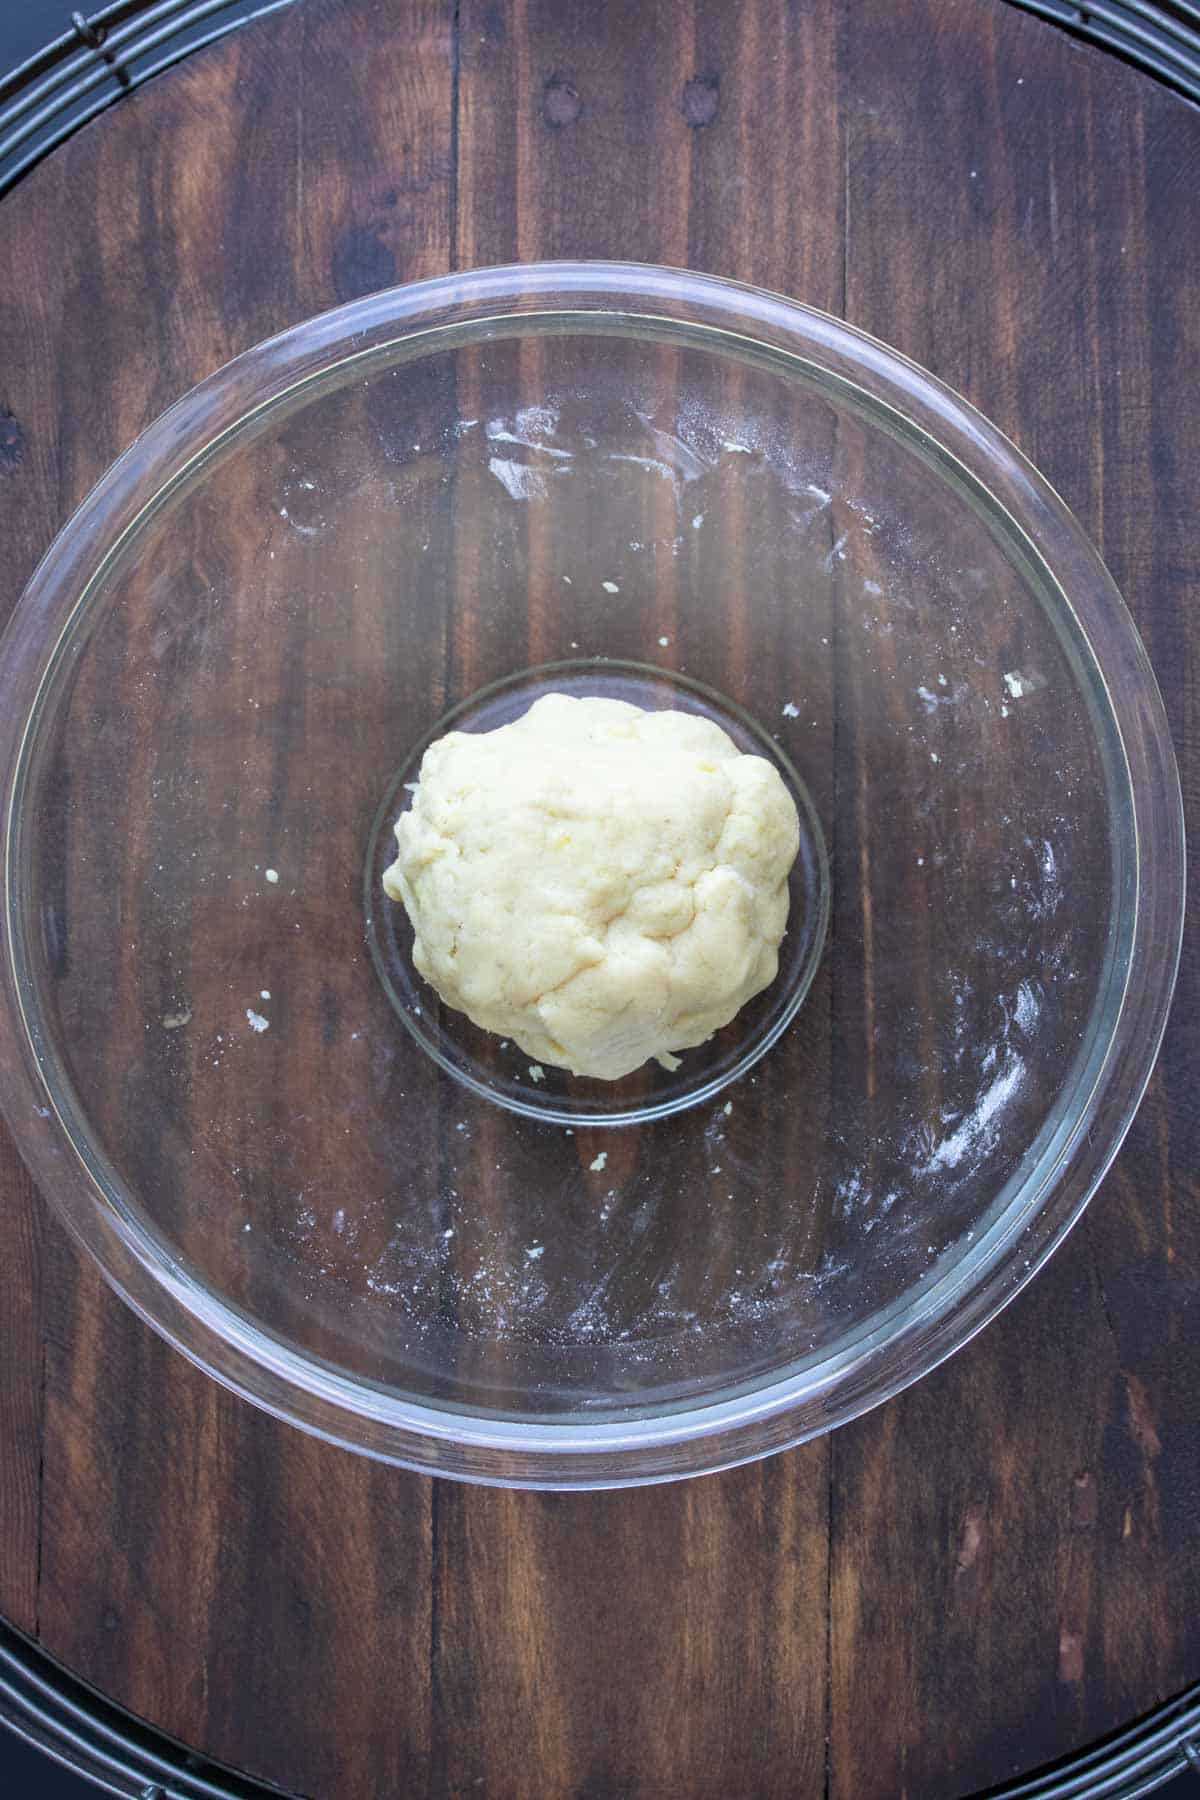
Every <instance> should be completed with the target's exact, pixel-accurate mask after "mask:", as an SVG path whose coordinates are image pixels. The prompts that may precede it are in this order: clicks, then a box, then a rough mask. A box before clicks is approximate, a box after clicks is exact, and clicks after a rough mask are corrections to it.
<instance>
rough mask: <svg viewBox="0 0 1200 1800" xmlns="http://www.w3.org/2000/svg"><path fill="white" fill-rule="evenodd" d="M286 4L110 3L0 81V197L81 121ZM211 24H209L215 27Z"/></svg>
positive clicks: (246, 0)
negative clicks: (166, 70)
mask: <svg viewBox="0 0 1200 1800" xmlns="http://www.w3.org/2000/svg"><path fill="white" fill-rule="evenodd" d="M291 4H292V0H157V4H154V5H149V6H148V5H146V3H145V0H115V3H114V4H112V5H109V6H105V7H103V8H101V10H100V11H99V12H95V13H92V14H91V15H90V16H88V17H87V18H85V17H84V15H83V14H82V13H78V12H77V13H74V14H72V16H71V29H70V31H67V32H64V33H63V35H62V36H61V37H59V38H56V39H55V41H54V42H53V43H52V44H48V45H47V46H46V48H45V49H44V50H41V51H39V52H38V53H37V55H36V56H32V57H30V58H29V59H28V60H27V61H26V62H24V63H22V64H21V66H20V67H19V68H17V69H14V70H13V71H12V73H11V74H10V75H7V76H5V77H4V79H3V80H0V196H3V195H4V194H6V193H7V192H8V190H9V189H10V188H11V187H12V186H13V185H14V183H15V182H17V181H19V180H20V179H21V177H22V175H25V174H27V173H28V171H29V170H30V169H31V168H32V167H33V165H34V164H35V163H36V162H39V161H40V160H41V158H42V157H43V156H45V155H46V154H47V153H48V152H49V151H51V150H53V149H54V148H55V147H56V146H57V145H58V144H61V143H62V142H63V141H64V140H65V139H66V138H68V137H69V136H70V135H71V133H72V132H73V131H77V130H78V128H79V127H80V126H81V125H84V124H86V123H87V121H88V120H89V119H94V118H95V117H96V115H97V114H98V113H101V112H103V111H104V109H105V108H106V107H108V106H111V105H113V103H114V102H115V101H117V100H119V99H121V98H122V96H123V95H124V94H127V93H129V92H130V91H131V90H132V89H133V88H135V87H140V85H141V84H142V82H144V81H149V80H150V78H151V77H152V76H154V75H158V74H160V73H161V72H162V71H163V70H164V69H169V68H170V67H171V66H172V64H173V63H177V62H179V61H180V60H181V59H182V58H183V57H185V56H189V55H190V54H191V53H192V51H193V50H199V49H201V48H202V47H203V46H204V45H205V44H212V43H215V42H216V40H217V39H218V38H222V37H224V36H225V35H226V34H227V33H228V32H230V31H235V30H236V29H237V28H238V27H239V26H240V25H244V24H246V23H247V22H248V21H249V20H251V19H257V18H262V17H264V16H265V15H266V14H268V13H273V12H278V11H279V10H280V9H281V8H282V7H284V6H290V5H291ZM213 21H216V22H215V23H214V22H213Z"/></svg>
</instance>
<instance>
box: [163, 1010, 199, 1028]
mask: <svg viewBox="0 0 1200 1800" xmlns="http://www.w3.org/2000/svg"><path fill="white" fill-rule="evenodd" d="M191 1018H192V1009H191V1007H190V1006H184V1007H181V1008H180V1010H179V1011H178V1012H173V1013H164V1014H163V1016H162V1018H161V1019H160V1021H159V1023H160V1024H161V1026H162V1028H163V1030H164V1031H179V1030H180V1029H181V1027H182V1026H184V1025H189V1024H190V1023H191Z"/></svg>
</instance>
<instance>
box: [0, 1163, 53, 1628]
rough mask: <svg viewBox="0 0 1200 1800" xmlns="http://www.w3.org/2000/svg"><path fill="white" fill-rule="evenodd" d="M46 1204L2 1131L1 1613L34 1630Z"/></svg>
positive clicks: (38, 1530) (39, 1483)
mask: <svg viewBox="0 0 1200 1800" xmlns="http://www.w3.org/2000/svg"><path fill="white" fill-rule="evenodd" d="M45 1229H46V1224H45V1218H44V1212H43V1203H42V1200H41V1198H40V1196H39V1195H38V1193H37V1192H36V1190H35V1188H34V1186H33V1183H32V1181H30V1179H29V1176H28V1174H27V1173H26V1171H25V1168H24V1165H23V1164H22V1163H21V1161H20V1159H19V1158H18V1156H17V1153H16V1151H15V1149H14V1148H13V1145H12V1140H11V1139H10V1137H9V1135H8V1133H7V1132H6V1131H4V1130H3V1128H2V1127H0V1236H2V1238H3V1242H4V1259H3V1274H2V1275H0V1369H3V1370H4V1380H3V1382H0V1612H3V1614H4V1616H5V1617H6V1618H8V1619H11V1620H12V1622H13V1624H14V1625H18V1626H19V1627H20V1628H21V1630H23V1631H27V1632H30V1633H31V1634H34V1633H36V1631H37V1627H38V1593H37V1588H38V1542H39V1537H40V1531H41V1493H42V1468H41V1464H42V1410H43V1408H42V1402H43V1380H42V1371H43V1357H44V1354H45V1353H44V1349H43V1330H44V1319H43V1304H42V1297H43V1292H44V1289H43V1278H44V1277H43V1271H44V1253H43V1243H44V1234H45Z"/></svg>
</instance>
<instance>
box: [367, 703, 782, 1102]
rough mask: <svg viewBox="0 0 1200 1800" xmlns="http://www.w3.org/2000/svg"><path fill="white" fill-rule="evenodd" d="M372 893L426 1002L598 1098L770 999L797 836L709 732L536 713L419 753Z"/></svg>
mask: <svg viewBox="0 0 1200 1800" xmlns="http://www.w3.org/2000/svg"><path fill="white" fill-rule="evenodd" d="M396 839H397V843H398V846H399V849H398V854H397V856H396V860H395V862H394V863H393V864H392V865H391V867H390V868H389V869H388V870H387V871H386V873H385V875H384V877H383V885H384V888H385V889H386V891H387V893H388V894H389V895H390V896H391V898H392V899H393V900H398V901H402V902H403V904H404V906H405V908H406V909H407V911H408V916H409V918H410V920H411V921H412V927H413V932H414V934H415V935H414V944H413V961H414V962H415V964H416V967H417V969H418V971H419V972H420V974H421V975H423V976H424V978H425V980H426V981H428V982H430V983H431V984H432V985H433V987H435V988H436V989H437V991H438V993H439V994H440V995H441V997H442V999H443V1000H445V1001H446V1002H447V1003H448V1004H449V1005H450V1006H452V1007H455V1008H456V1009H457V1010H458V1011H460V1012H465V1013H466V1014H467V1015H468V1017H469V1018H471V1019H473V1020H474V1021H475V1023H476V1024H477V1025H481V1026H483V1027H484V1029H485V1030H487V1031H494V1032H496V1033H497V1034H498V1035H499V1036H501V1037H506V1038H510V1039H512V1041H513V1042H514V1043H516V1044H518V1045H519V1046H520V1048H521V1049H522V1050H523V1051H524V1052H525V1053H526V1055H527V1056H529V1057H530V1058H531V1059H532V1060H533V1061H534V1062H536V1063H553V1064H555V1065H557V1066H558V1067H561V1068H565V1069H570V1070H572V1071H573V1072H574V1073H575V1074H577V1075H593V1076H599V1077H601V1078H602V1079H604V1080H608V1081H615V1080H617V1079H619V1077H621V1076H622V1075H627V1074H629V1073H630V1072H631V1070H633V1069H636V1068H639V1067H640V1066H641V1064H643V1063H644V1062H646V1061H647V1060H649V1059H650V1058H651V1057H658V1058H660V1059H664V1060H668V1061H669V1059H670V1058H671V1057H672V1056H673V1054H674V1053H675V1052H676V1051H679V1050H687V1049H691V1048H693V1047H694V1046H695V1045H697V1044H702V1043H703V1042H704V1041H705V1039H706V1038H709V1037H711V1036H712V1034H713V1032H714V1031H718V1030H719V1029H720V1028H721V1027H722V1026H723V1025H727V1024H728V1023H729V1021H730V1020H731V1019H732V1018H733V1016H734V1014H735V1013H736V1012H737V1011H738V1009H739V1007H741V1006H743V1005H744V1004H745V1002H746V1001H747V1000H749V999H750V997H751V996H752V995H753V994H757V993H758V992H760V990H761V989H762V988H765V987H766V986H767V985H768V983H770V982H771V981H773V980H774V978H775V974H776V971H777V968H778V950H779V943H780V940H781V939H782V937H783V933H784V928H785V926H786V924H787V915H788V887H787V877H788V872H789V870H790V869H791V866H792V863H793V862H794V861H795V857H796V851H797V849H798V847H799V841H800V833H799V824H798V821H797V817H796V808H795V805H794V804H793V802H792V798H791V796H790V794H789V793H788V791H787V789H786V788H785V787H784V785H783V782H782V780H781V779H780V777H779V774H778V772H777V771H776V770H775V768H774V767H773V766H772V765H771V764H770V763H769V762H767V761H765V760H764V759H763V758H762V757H760V756H747V755H745V754H743V753H742V752H741V751H739V750H738V749H737V747H736V746H735V745H734V744H733V743H732V742H731V740H730V739H729V738H728V737H727V736H726V734H725V733H724V732H723V731H722V730H721V729H720V728H719V726H717V725H714V724H713V723H712V722H711V721H710V720H708V719H702V718H699V717H697V716H696V715H695V714H692V713H682V712H657V713H649V712H643V711H642V710H641V709H640V708H639V707H636V706H629V705H627V704H626V703H625V702H624V701H620V700H574V699H571V698H570V697H568V696H567V695H565V694H547V695H546V696H544V697H543V698H542V699H541V700H539V701H537V703H536V704H535V705H534V706H532V707H531V708H530V710H529V711H528V712H527V713H526V714H525V715H524V717H523V718H520V719H518V720H516V721H515V723H513V724H511V725H504V726H501V727H500V728H499V729H498V730H496V731H488V732H482V733H478V734H470V733H466V732H459V731H452V732H450V733H449V734H448V735H447V736H446V737H444V738H440V739H439V740H438V742H437V743H435V744H432V745H431V746H430V748H429V749H428V750H427V751H426V753H425V757H424V760H423V762H422V764H421V770H420V780H419V783H418V786H417V789H416V792H415V793H414V795H413V800H412V806H411V808H410V809H409V810H408V811H407V812H405V813H403V814H402V815H401V817H400V819H399V821H398V822H397V825H396Z"/></svg>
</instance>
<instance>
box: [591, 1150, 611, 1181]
mask: <svg viewBox="0 0 1200 1800" xmlns="http://www.w3.org/2000/svg"><path fill="white" fill-rule="evenodd" d="M607 1162H608V1151H607V1150H602V1151H601V1152H600V1154H599V1156H593V1158H592V1160H591V1162H590V1163H589V1164H588V1168H589V1169H591V1171H592V1173H593V1174H595V1175H599V1174H600V1172H601V1170H602V1169H603V1168H604V1167H605V1166H606V1164H607Z"/></svg>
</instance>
